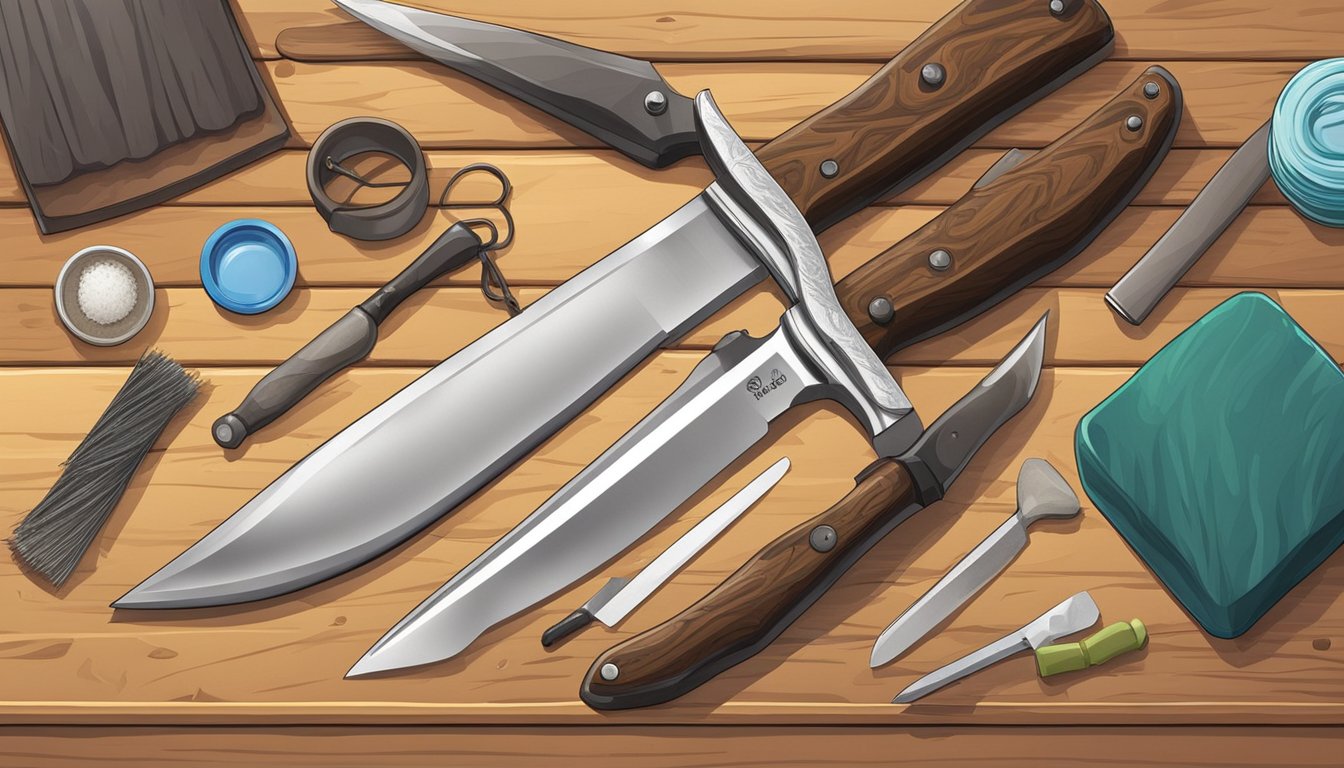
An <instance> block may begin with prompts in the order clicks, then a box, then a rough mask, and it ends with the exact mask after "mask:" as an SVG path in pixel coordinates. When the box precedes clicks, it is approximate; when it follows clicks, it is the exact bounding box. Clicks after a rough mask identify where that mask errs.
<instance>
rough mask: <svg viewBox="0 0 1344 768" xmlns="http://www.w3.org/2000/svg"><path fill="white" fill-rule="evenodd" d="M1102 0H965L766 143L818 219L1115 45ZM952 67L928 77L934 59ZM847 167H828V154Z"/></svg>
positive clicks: (944, 154)
mask: <svg viewBox="0 0 1344 768" xmlns="http://www.w3.org/2000/svg"><path fill="white" fill-rule="evenodd" d="M1114 39H1115V30H1114V29H1113V28H1112V27H1111V24H1110V19H1108V18H1107V17H1106V14H1105V12H1103V11H1102V10H1101V7H1100V6H1099V5H1098V4H1097V3H1096V0H1078V1H1077V2H1075V3H1074V4H1073V5H1072V6H1071V7H1070V10H1069V12H1068V13H1065V14H1063V15H1061V16H1056V15H1054V14H1052V13H1051V12H1050V9H1049V7H1048V5H1047V4H1042V3H1041V2H1039V0H966V2H964V3H962V4H961V5H958V6H957V7H956V9H955V10H953V11H952V12H951V13H949V14H948V15H947V16H945V17H943V18H942V19H941V20H939V21H938V23H936V24H934V25H933V26H931V27H930V28H929V30H928V31H927V32H926V33H924V34H923V35H921V36H920V37H919V38H918V39H916V40H915V41H914V42H913V43H911V44H910V45H909V46H908V47H907V48H905V49H904V50H902V51H901V52H900V53H899V54H898V55H897V56H896V57H895V58H893V59H892V60H891V61H890V62H888V63H887V64H885V65H883V66H882V68H881V69H879V70H878V71H877V72H875V73H873V75H872V77H870V78H869V79H868V80H866V81H864V83H863V84H862V85H860V86H859V87H858V88H856V89H855V90H854V91H853V92H851V93H849V94H848V95H846V96H845V97H844V98H842V99H840V100H839V101H837V102H836V103H835V104H833V105H830V106H827V107H825V108H823V109H822V110H821V111H819V112H817V113H816V114H814V115H812V116H811V117H809V118H807V119H806V120H804V121H802V122H801V123H799V124H798V125H796V126H794V127H793V128H791V129H789V130H787V131H785V132H784V134H783V135H781V136H780V137H779V138H777V139H775V140H774V141H772V142H770V143H769V144H766V145H765V146H764V147H762V148H761V149H760V150H758V151H757V153H756V154H757V157H758V158H759V159H760V161H761V164H762V165H763V166H765V169H766V170H767V171H768V172H769V173H770V175H771V176H772V177H774V179H775V180H776V181H777V182H779V185H780V186H781V187H782V188H783V189H784V191H785V192H787V193H788V195H789V197H791V198H792V199H793V201H794V203H796V204H797V205H798V208H799V210H801V211H802V212H803V214H804V216H806V218H807V220H808V221H809V222H810V223H812V225H813V228H814V229H817V230H823V229H826V228H827V227H828V226H829V225H830V224H833V223H835V222H836V221H837V220H839V219H841V218H844V217H845V216H847V215H848V214H850V213H852V212H853V211H854V210H855V208H856V207H858V206H855V205H854V202H855V201H856V200H862V201H871V200H874V199H876V198H878V197H880V196H882V194H883V193H884V192H885V191H887V190H890V189H892V188H893V187H895V188H903V187H905V186H907V184H908V182H907V181H906V180H907V179H910V178H911V177H912V176H919V175H921V169H927V168H929V167H930V166H931V165H937V164H941V161H942V160H945V159H947V158H948V157H950V155H952V154H955V153H956V152H957V151H959V150H960V149H961V148H963V147H965V146H967V145H969V144H970V143H971V142H972V141H974V140H975V139H976V138H977V137H979V136H981V135H983V134H985V133H987V132H988V131H989V130H990V129H992V128H993V127H994V126H996V125H998V124H999V123H1000V122H1002V121H1003V120H1004V119H1005V118H1007V117H1009V116H1011V115H1012V114H1014V113H1016V112H1018V111H1020V110H1021V109H1022V108H1023V107H1025V106H1027V104H1029V103H1030V102H1031V101H1034V100H1035V99H1036V98H1038V97H1039V96H1040V95H1041V94H1042V93H1044V92H1047V91H1049V90H1052V89H1054V88H1055V87H1057V86H1058V85H1059V83H1060V82H1062V81H1063V80H1065V79H1066V77H1067V76H1068V75H1069V74H1070V73H1073V72H1075V71H1076V70H1078V69H1080V68H1082V67H1084V66H1086V65H1087V64H1090V63H1094V62H1095V61H1096V60H1097V59H1098V58H1099V57H1101V56H1103V55H1105V53H1106V52H1107V51H1108V50H1109V49H1110V47H1111V44H1112V42H1113V41H1114ZM929 64H935V65H937V66H939V67H941V68H942V72H943V75H942V80H941V81H940V82H937V83H930V82H927V81H925V79H924V78H923V76H922V74H921V70H922V69H923V67H925V66H926V65H929ZM827 162H830V163H835V168H836V170H835V171H834V172H832V173H830V174H829V175H828V174H826V173H823V171H822V168H823V164H824V163H827Z"/></svg>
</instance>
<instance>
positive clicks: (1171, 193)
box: [0, 149, 1287, 230]
mask: <svg viewBox="0 0 1344 768" xmlns="http://www.w3.org/2000/svg"><path fill="white" fill-rule="evenodd" d="M1028 151H1030V150H1028ZM1002 154H1003V152H1002V151H1001V150H996V149H969V150H967V151H965V152H963V153H961V154H960V155H958V156H956V157H954V158H953V159H951V160H949V161H948V163H947V165H944V166H943V167H942V168H941V169H939V171H938V172H937V173H935V174H933V175H931V176H929V177H928V178H926V179H925V180H924V181H921V182H920V183H918V184H916V185H915V186H913V187H911V188H910V189H907V190H904V191H902V192H899V193H896V194H894V195H891V196H889V197H887V198H885V199H883V200H880V201H877V202H876V203H874V205H879V206H893V205H951V204H952V203H955V202H956V201H957V200H958V199H960V198H961V196H962V195H964V194H966V192H967V191H968V190H970V188H971V184H973V183H974V182H975V180H976V179H978V178H980V176H981V175H982V174H983V173H984V172H985V171H987V170H989V166H990V165H992V164H993V163H994V161H995V160H997V159H999V157H1000V156H1001V155H1002ZM1231 155H1232V151H1231V150H1225V149H1176V150H1172V151H1171V152H1170V153H1168V155H1167V159H1166V160H1164V161H1163V162H1162V165H1161V167H1159V168H1158V170H1157V174H1156V175H1155V176H1154V177H1153V180H1152V181H1150V182H1149V183H1148V184H1147V185H1146V186H1145V187H1144V188H1143V191H1142V192H1140V193H1139V197H1138V198H1137V199H1136V200H1135V201H1134V203H1135V204H1136V205H1145V206H1153V205H1170V206H1185V205H1189V204H1190V201H1191V200H1193V199H1194V197H1195V195H1196V194H1198V193H1199V190H1201V189H1203V188H1204V185H1205V184H1207V183H1208V181H1209V179H1211V178H1213V174H1214V173H1216V172H1217V171H1218V169H1219V168H1221V167H1222V166H1223V163H1225V162H1227V159H1228V158H1229V157H1231ZM425 159H426V162H427V164H428V166H429V187H430V189H432V190H439V189H442V188H443V185H444V183H445V182H447V181H448V177H449V176H451V175H452V174H453V172H454V171H456V170H457V169H459V168H462V167H463V166H465V165H468V164H470V163H475V162H488V163H492V164H494V165H497V166H500V167H502V168H506V169H508V172H509V176H510V178H511V179H513V181H514V183H515V184H516V187H517V188H516V189H515V191H514V202H515V205H516V204H517V201H518V200H520V199H521V200H527V201H536V203H535V204H536V207H537V208H538V209H541V210H545V209H551V210H568V211H569V212H570V213H571V223H572V224H574V225H575V229H576V230H577V229H579V228H580V227H579V226H578V225H579V224H588V223H590V221H589V220H588V217H589V216H591V215H592V212H594V211H598V212H606V211H612V210H614V209H613V206H617V205H620V204H622V203H624V204H625V205H626V206H629V207H630V209H631V210H632V211H633V212H634V213H633V216H634V217H635V218H639V217H640V216H644V217H645V218H647V219H648V220H649V221H654V220H656V219H657V218H658V217H659V216H661V215H665V214H666V213H667V212H668V210H670V207H671V206H675V205H677V204H678V203H680V202H682V201H683V200H685V199H686V198H688V197H689V196H690V195H692V194H695V192H697V191H699V190H700V189H702V188H704V187H705V186H706V185H708V184H709V183H710V182H711V181H713V180H714V176H713V174H711V173H710V172H709V169H708V168H705V167H704V164H703V163H702V162H700V161H699V160H698V159H697V160H687V161H686V162H684V163H680V164H678V165H677V166H676V167H674V168H664V169H661V170H657V171H654V170H650V169H647V168H644V167H642V166H640V165H638V164H637V163H635V162H634V161H633V160H629V159H627V158H625V157H624V156H622V155H619V154H617V153H615V152H613V151H610V150H590V151H578V150H566V149H555V150H538V151H508V150H503V151H492V150H457V151H453V150H442V151H431V152H427V153H426V158H425ZM306 160H307V154H306V153H305V152H304V151H303V150H299V149H291V150H285V151H282V152H278V153H275V154H273V155H269V156H267V157H265V158H263V159H261V160H258V161H257V162H255V163H253V164H252V165H249V166H247V167H246V168H243V169H240V170H239V171H237V172H236V173H232V174H229V175H228V176H225V177H223V178H221V179H217V180H216V181H212V182H210V183H209V184H207V185H205V186H203V187H200V188H199V189H196V190H193V191H191V192H189V193H187V194H185V195H183V196H181V197H179V198H175V199H173V200H171V201H169V202H168V203H166V205H170V206H180V205H192V206H218V205H229V204H236V203H238V202H239V201H245V202H247V203H248V204H250V205H267V206H309V205H311V204H312V199H311V198H310V197H309V196H308V189H307V187H305V186H304V182H303V167H304V163H305V161H306ZM575 189H580V190H583V192H584V196H583V198H582V201H579V200H576V199H575V195H574V190H575ZM682 189H684V190H685V194H681V192H680V190H682ZM497 190H498V187H497V186H495V185H493V183H492V182H490V181H489V180H487V179H485V178H483V177H480V176H468V177H466V178H464V179H462V181H461V182H460V186H459V187H458V188H457V193H455V195H454V197H453V200H455V201H457V200H487V199H491V198H493V197H494V195H495V193H496V192H497ZM674 194H676V195H681V197H679V198H678V197H674V196H673V195H674ZM542 198H544V200H543V199H542ZM1251 203H1252V204H1253V205H1286V204H1287V202H1286V201H1285V200H1284V198H1283V195H1282V194H1280V193H1279V191H1278V188H1277V187H1275V186H1274V182H1273V181H1272V180H1271V181H1269V182H1267V183H1266V184H1265V186H1264V188H1263V189H1261V190H1260V192H1259V193H1258V194H1257V195H1256V196H1255V197H1253V198H1252V199H1251ZM24 204H25V202H24V197H23V190H22V189H21V188H20V187H19V183H18V179H16V178H15V177H14V172H13V167H12V166H11V165H10V163H9V156H8V155H6V154H0V209H3V208H5V207H15V206H22V205H24ZM660 204H661V205H662V206H663V207H661V208H660V207H659V206H660Z"/></svg>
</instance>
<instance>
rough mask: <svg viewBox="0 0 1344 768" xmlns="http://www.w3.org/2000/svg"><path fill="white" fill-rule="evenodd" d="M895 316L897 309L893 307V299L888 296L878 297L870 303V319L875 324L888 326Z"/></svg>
mask: <svg viewBox="0 0 1344 768" xmlns="http://www.w3.org/2000/svg"><path fill="white" fill-rule="evenodd" d="M895 316H896V308H895V307H893V306H892V305H891V299H888V298H887V297H886V296H876V297H874V298H873V300H872V301H870V302H868V317H870V318H872V321H873V322H874V323H877V324H878V325H886V324H887V323H890V322H891V318H893V317H895Z"/></svg>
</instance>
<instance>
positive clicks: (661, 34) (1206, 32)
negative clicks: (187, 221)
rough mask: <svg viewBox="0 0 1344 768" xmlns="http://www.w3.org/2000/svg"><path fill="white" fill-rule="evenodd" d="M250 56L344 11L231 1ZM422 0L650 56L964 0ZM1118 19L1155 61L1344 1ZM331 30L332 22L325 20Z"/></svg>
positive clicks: (892, 35)
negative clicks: (822, 2)
mask: <svg viewBox="0 0 1344 768" xmlns="http://www.w3.org/2000/svg"><path fill="white" fill-rule="evenodd" d="M235 3H236V4H237V5H238V6H239V7H240V8H241V9H242V11H243V13H242V14H240V16H239V18H240V21H241V22H242V23H243V27H244V29H245V30H246V31H247V37H248V40H249V42H251V43H252V46H253V51H254V55H257V56H262V57H267V58H273V57H276V56H279V55H280V54H279V51H278V50H277V48H276V42H275V41H276V38H277V37H278V36H279V34H280V33H281V32H282V31H283V30H285V29H288V28H290V27H307V26H319V25H327V24H333V23H341V22H348V21H349V19H350V17H349V16H347V15H346V14H344V13H343V12H341V11H340V10H339V9H337V8H335V7H333V6H332V5H331V4H330V3H328V2H325V0H235ZM415 5H418V6H421V7H425V8H430V9H436V10H440V11H442V12H445V13H455V14H458V15H461V16H465V17H467V18H472V19H477V20H480V21H488V22H492V23H495V24H504V25H506V26H511V27H516V28H519V29H526V30H528V31H531V32H537V33H540V34H543V35H551V36H553V37H559V38H561V39H564V40H569V41H571V42H575V43H579V44H581V45H587V46H590V47H593V48H600V49H602V50H607V51H612V52H615V53H621V54H624V55H626V56H634V57H637V58H642V59H650V60H654V61H685V60H710V61H727V60H734V59H739V60H746V61H759V60H767V59H776V60H789V59H805V60H865V61H885V60H886V59H888V58H890V57H891V56H892V55H893V54H895V53H896V52H897V51H899V50H900V49H901V48H903V47H905V45H906V44H907V43H909V42H910V41H911V40H913V39H915V37H917V36H919V35H920V34H922V33H923V32H924V31H925V30H926V29H927V28H928V27H929V25H931V24H932V23H933V22H934V21H936V20H937V19H939V18H940V17H942V16H943V14H945V13H947V12H948V11H950V10H952V9H953V8H955V7H956V5H957V0H905V1H904V2H902V3H900V4H899V5H893V4H891V3H888V2H881V0H839V1H838V2H831V3H828V4H827V5H826V11H825V13H824V14H819V13H818V12H817V6H816V5H815V3H811V2H808V1H807V0H737V1H736V2H734V3H732V4H731V7H725V6H724V4H723V3H720V2H715V0H689V1H687V2H681V3H677V4H676V6H675V8H674V9H672V10H669V7H668V5H667V3H665V2H659V1H658V0H627V2H623V3H621V4H619V5H618V6H613V5H612V4H611V3H609V2H604V0H571V1H570V2H566V3H564V4H563V5H557V4H544V5H538V6H536V7H535V8H532V7H529V6H528V5H526V4H508V5H502V4H500V3H497V2H491V1H490V0H419V2H417V3H415ZM1102 5H1103V7H1105V9H1106V11H1107V13H1108V14H1110V17H1111V21H1112V23H1113V24H1114V25H1115V28H1116V30H1117V31H1118V32H1119V33H1120V34H1119V35H1118V36H1117V40H1116V49H1115V55H1116V56H1117V57H1120V58H1126V59H1135V60H1148V59H1164V58H1177V57H1179V58H1209V59H1222V58H1235V59H1243V60H1256V59H1275V58H1299V59H1318V58H1326V57H1330V56H1335V55H1337V54H1338V52H1339V50H1338V46H1335V45H1332V43H1331V40H1332V38H1337V37H1338V36H1339V35H1341V34H1344V9H1341V8H1340V7H1339V5H1338V4H1336V3H1334V2H1331V0H1284V1H1283V2H1277V3H1273V4H1264V3H1248V2H1237V1H1236V0H1223V1H1221V2H1202V3H1171V2H1163V0H1105V1H1104V2H1103V3H1102ZM354 29H355V28H354V27H351V29H350V30H349V31H345V30H343V37H341V38H340V39H341V42H342V44H343V45H345V44H348V45H349V46H350V48H349V54H348V56H347V57H350V58H353V57H358V58H374V57H385V56H393V57H402V56H405V55H406V54H405V53H404V49H400V48H398V47H396V46H393V45H391V44H389V43H385V42H384V41H382V40H381V39H379V38H377V37H374V36H372V35H370V34H367V33H364V32H355V31H354ZM323 33H327V34H329V33H330V31H329V30H323Z"/></svg>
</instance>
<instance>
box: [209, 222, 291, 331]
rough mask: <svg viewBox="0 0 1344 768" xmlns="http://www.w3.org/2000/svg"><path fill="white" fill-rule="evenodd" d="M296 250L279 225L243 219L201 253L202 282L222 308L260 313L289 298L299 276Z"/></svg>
mask: <svg viewBox="0 0 1344 768" xmlns="http://www.w3.org/2000/svg"><path fill="white" fill-rule="evenodd" d="M298 272H299V260H298V257H297V256H295V254H294V246H293V245H292V244H291V243H290V242H289V238H287V237H285V233H284V232H281V231H280V230H279V229H278V228H277V227H276V226H275V225H274V224H271V223H270V222H267V221H262V220H261V219H238V220H237V221H230V222H229V223H228V224H225V225H223V226H222V227H220V228H219V229H216V230H215V232H214V234H212V235H210V237H209V238H208V239H207V240H206V241H205V247H204V248H202V249H201V282H202V283H203V284H204V285H205V292H206V293H208V294H209V295H210V298H211V300H213V301H214V302H215V303H216V304H218V305H219V306H221V307H223V308H224V309H227V310H229V311H230V312H237V313H238V314H241V315H255V314H258V313H260V312H265V311H266V310H268V309H270V308H272V307H274V306H275V305H276V304H279V303H280V302H281V301H283V300H284V298H285V296H287V295H289V291H290V289H292V288H293V287H294V278H295V277H297V276H298Z"/></svg>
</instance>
